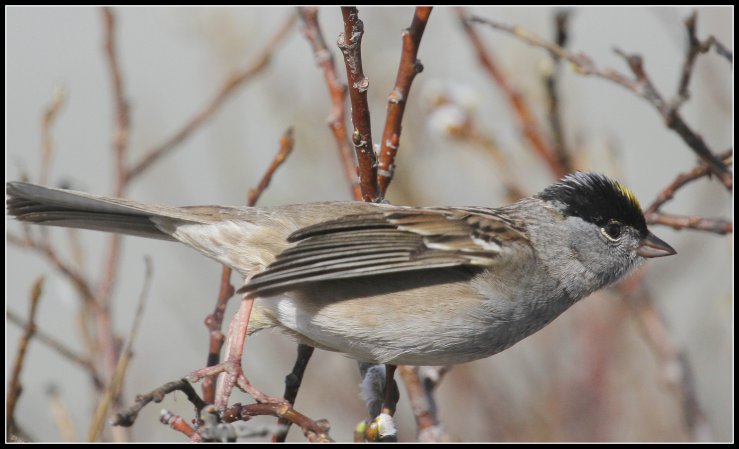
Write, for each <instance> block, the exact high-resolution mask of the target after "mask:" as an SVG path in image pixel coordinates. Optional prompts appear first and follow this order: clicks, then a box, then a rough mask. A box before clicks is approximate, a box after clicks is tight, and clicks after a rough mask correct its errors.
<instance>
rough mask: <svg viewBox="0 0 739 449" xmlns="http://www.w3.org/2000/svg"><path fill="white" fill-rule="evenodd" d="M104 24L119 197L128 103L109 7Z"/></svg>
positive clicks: (117, 194)
mask: <svg viewBox="0 0 739 449" xmlns="http://www.w3.org/2000/svg"><path fill="white" fill-rule="evenodd" d="M102 13H103V20H104V23H105V43H104V49H105V55H106V61H107V62H108V68H109V69H110V79H111V84H112V86H113V103H114V112H115V131H114V134H113V153H114V154H115V171H116V173H115V175H116V183H115V188H114V189H113V195H114V196H121V194H122V193H123V189H124V187H125V185H126V170H125V166H124V163H125V160H124V159H125V154H126V148H127V146H128V128H129V125H130V118H129V114H128V111H129V108H128V101H127V100H126V94H125V91H124V88H123V76H122V74H121V67H120V64H119V62H118V51H117V48H116V20H115V16H114V15H113V10H112V9H111V8H110V7H104V8H103V9H102Z"/></svg>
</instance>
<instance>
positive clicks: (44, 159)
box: [38, 86, 65, 185]
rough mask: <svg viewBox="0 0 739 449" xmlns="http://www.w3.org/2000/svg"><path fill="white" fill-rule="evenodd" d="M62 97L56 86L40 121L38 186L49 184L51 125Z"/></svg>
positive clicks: (51, 152)
mask: <svg viewBox="0 0 739 449" xmlns="http://www.w3.org/2000/svg"><path fill="white" fill-rule="evenodd" d="M64 96H65V95H64V89H63V88H61V87H58V86H57V87H56V88H55V89H54V94H53V97H52V100H51V104H50V105H49V107H48V108H46V111H44V116H43V118H42V119H41V172H40V174H39V178H38V179H39V184H42V185H46V184H48V183H49V169H50V167H51V157H52V154H53V152H54V144H53V142H52V140H51V125H52V124H53V123H54V120H56V118H57V115H58V113H59V111H60V110H61V109H62V106H63V105H64Z"/></svg>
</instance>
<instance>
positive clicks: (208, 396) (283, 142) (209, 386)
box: [201, 127, 295, 404]
mask: <svg viewBox="0 0 739 449" xmlns="http://www.w3.org/2000/svg"><path fill="white" fill-rule="evenodd" d="M294 146H295V139H294V138H293V128H292V127H290V128H288V129H287V130H286V131H285V133H284V134H283V135H282V137H281V138H280V146H279V149H278V151H277V154H276V155H275V157H274V159H272V163H271V164H270V166H269V167H268V168H267V170H266V171H265V173H264V175H262V179H261V180H260V181H259V184H258V185H257V187H255V188H253V189H250V190H249V194H248V195H247V196H248V200H247V206H249V207H253V206H255V205H256V203H257V201H259V198H260V197H261V196H262V193H263V192H264V190H265V189H266V188H267V187H268V186H269V183H270V181H271V180H272V176H274V174H275V172H276V171H277V169H278V168H280V166H281V165H282V164H283V163H284V162H285V161H286V160H287V157H288V156H289V155H290V153H291V152H292V150H293V147H294ZM231 272H232V270H231V268H229V267H226V266H224V267H223V270H222V272H221V285H220V288H219V292H218V301H217V302H216V306H215V309H214V310H213V313H212V314H210V315H208V316H207V317H206V318H205V325H206V327H207V328H208V331H209V333H210V344H209V350H208V360H207V365H206V366H208V367H210V366H216V365H218V363H219V361H220V354H221V349H223V343H224V341H225V337H224V335H223V332H222V331H221V327H222V326H223V316H224V312H225V310H226V304H227V303H228V300H229V299H230V298H231V297H232V296H233V295H234V287H233V285H231V282H230V279H231ZM201 388H202V391H203V398H204V399H205V401H206V402H208V403H209V404H213V403H214V402H215V398H216V397H215V396H216V391H215V376H207V377H206V378H205V379H204V381H203V385H202V387H201Z"/></svg>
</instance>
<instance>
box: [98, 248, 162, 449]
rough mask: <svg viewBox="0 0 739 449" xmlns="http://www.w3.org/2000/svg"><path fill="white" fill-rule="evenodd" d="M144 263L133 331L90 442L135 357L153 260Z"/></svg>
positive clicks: (103, 420)
mask: <svg viewBox="0 0 739 449" xmlns="http://www.w3.org/2000/svg"><path fill="white" fill-rule="evenodd" d="M144 262H145V263H144V265H145V267H146V271H145V273H144V282H143V284H142V286H141V294H140V295H139V301H138V305H137V306H136V313H135V315H134V318H133V324H132V325H131V331H130V332H129V334H128V338H127V341H126V344H125V346H124V348H123V350H122V351H121V357H120V358H119V359H118V363H117V365H116V367H115V371H114V372H113V375H112V378H111V379H110V383H109V384H108V385H107V387H106V389H105V392H104V393H103V396H102V398H100V402H99V403H98V407H97V410H96V411H95V414H94V415H93V418H92V421H91V424H90V428H89V431H88V433H87V440H88V441H90V442H93V441H95V440H96V439H97V437H98V435H99V434H100V432H101V431H102V430H103V426H104V425H105V416H106V415H107V414H108V410H109V409H110V407H111V405H112V404H113V402H114V401H116V398H118V397H119V394H120V391H121V389H122V388H123V379H124V378H125V376H126V371H127V369H128V364H129V362H130V361H131V357H133V342H134V340H135V339H136V336H137V335H138V330H139V326H140V325H141V319H142V318H143V316H144V306H145V305H146V300H147V298H148V295H149V287H150V286H151V277H152V268H151V259H149V258H148V257H146V258H145V259H144Z"/></svg>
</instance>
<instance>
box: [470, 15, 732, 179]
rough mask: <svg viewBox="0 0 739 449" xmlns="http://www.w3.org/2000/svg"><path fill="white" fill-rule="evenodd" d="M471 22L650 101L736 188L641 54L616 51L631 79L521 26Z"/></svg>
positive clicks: (583, 73) (491, 22)
mask: <svg viewBox="0 0 739 449" xmlns="http://www.w3.org/2000/svg"><path fill="white" fill-rule="evenodd" d="M468 20H469V21H470V22H478V23H483V24H486V25H489V26H491V27H492V28H494V29H497V30H501V31H505V32H507V33H509V34H511V35H513V36H516V37H517V38H519V39H521V40H523V41H525V42H527V43H529V44H531V45H534V46H536V47H541V48H544V49H546V50H549V51H550V52H551V53H553V54H556V55H557V56H559V57H560V58H562V59H565V60H567V61H569V62H571V63H572V64H573V65H574V67H575V71H576V72H577V73H579V74H581V75H586V76H587V75H592V76H596V77H599V78H603V79H606V80H609V81H612V82H614V83H616V84H618V85H621V86H623V87H625V88H626V89H628V90H630V91H631V92H633V93H635V94H636V95H638V96H640V97H642V98H644V99H645V100H647V102H649V103H650V104H651V105H652V106H653V107H654V108H655V109H657V111H658V112H659V113H660V115H661V116H662V118H663V120H664V121H665V124H666V125H667V127H668V128H670V129H672V130H673V131H675V132H676V133H677V134H678V135H680V137H682V139H683V141H685V143H686V144H687V145H688V147H690V149H691V150H693V152H694V153H696V154H697V155H698V156H699V157H700V158H701V159H703V160H704V161H706V163H708V165H709V166H710V167H711V170H712V171H713V172H714V173H715V174H716V175H717V176H718V177H719V179H720V180H721V182H722V183H723V184H724V185H725V186H726V188H727V189H728V190H729V191H731V188H732V186H733V175H732V173H731V171H730V170H728V169H727V168H726V167H725V166H724V165H723V164H722V163H721V161H720V160H719V159H718V158H717V157H716V155H715V154H714V152H713V151H711V149H710V148H708V146H707V145H706V143H705V141H704V140H703V138H702V137H701V136H700V135H698V134H697V133H696V132H695V131H693V130H692V129H691V128H690V127H689V126H688V125H687V123H685V121H684V120H683V119H682V117H681V116H680V114H679V112H678V110H677V109H674V108H672V107H671V105H670V104H669V103H668V102H667V101H665V100H664V98H663V97H662V95H661V94H660V93H659V92H658V91H657V89H656V88H655V87H654V84H653V83H652V82H651V80H650V79H649V76H648V75H647V73H646V71H645V70H644V67H643V64H642V59H641V57H640V56H639V55H634V54H626V53H624V52H623V51H621V50H618V49H617V50H616V53H617V54H619V55H620V56H622V57H623V58H624V59H626V62H627V64H628V65H629V68H630V69H631V71H632V73H633V74H634V78H630V77H628V76H626V75H623V74H621V73H619V72H617V71H615V70H613V69H599V68H598V67H597V66H596V65H595V63H594V62H593V60H592V59H591V58H590V57H588V56H587V55H585V54H583V53H578V54H575V53H571V52H569V51H568V50H566V49H564V48H562V47H560V46H559V45H556V44H553V43H551V42H548V41H546V40H544V39H542V38H540V37H539V36H537V35H536V34H534V33H532V32H530V31H527V30H525V29H523V28H521V27H517V26H508V25H504V24H500V23H497V22H494V21H491V20H487V19H484V18H481V17H472V18H470V19H468Z"/></svg>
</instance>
